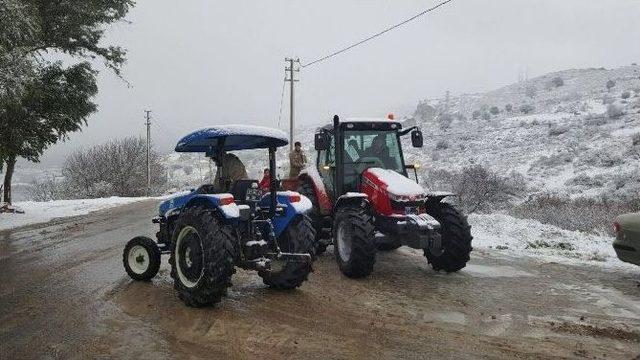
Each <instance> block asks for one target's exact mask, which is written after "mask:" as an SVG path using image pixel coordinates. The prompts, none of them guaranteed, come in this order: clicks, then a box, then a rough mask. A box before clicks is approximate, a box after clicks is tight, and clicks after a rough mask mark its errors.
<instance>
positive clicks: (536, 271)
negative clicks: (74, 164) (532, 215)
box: [0, 201, 640, 359]
mask: <svg viewBox="0 0 640 360" xmlns="http://www.w3.org/2000/svg"><path fill="white" fill-rule="evenodd" d="M155 209H156V203H155V202H151V201H149V202H142V203H137V204H133V205H128V206H123V207H119V208H115V209H111V210H106V211H101V212H97V213H93V214H90V215H87V216H82V217H77V218H70V219H64V220H57V221H53V222H51V223H48V224H42V225H37V226H31V227H26V228H21V229H17V230H12V231H5V232H0V359H30V358H45V359H57V358H77V359H85V358H122V359H134V358H138V359H145V358H146V359H164V358H168V359H188V358H193V359H196V358H208V359H245V358H261V359H278V358H297V359H345V358H355V359H399V358H406V359H423V358H509V359H511V358H547V357H566V358H620V359H630V358H634V357H635V356H637V355H639V354H640V289H639V288H638V287H637V286H636V283H635V281H636V279H637V277H638V275H640V272H638V273H630V272H626V271H623V270H608V269H602V268H600V267H588V266H567V265H560V264H555V263H545V262H541V261H539V260H535V259H530V258H513V257H504V256H502V255H501V254H499V253H497V252H492V251H486V250H476V251H474V252H473V255H472V260H471V262H470V263H469V265H468V266H467V268H466V269H464V270H463V271H461V272H459V273H456V274H450V275H446V274H440V273H436V272H434V271H432V270H431V269H430V268H429V267H428V265H427V263H426V261H425V259H424V258H423V257H422V256H421V254H420V253H418V252H417V251H413V250H411V249H405V248H401V249H399V250H396V251H393V252H389V253H380V254H379V256H378V262H377V263H376V266H375V270H374V272H373V273H372V274H371V276H370V277H368V278H366V279H362V280H352V279H347V278H345V277H343V276H342V275H341V274H340V272H339V271H338V269H337V267H336V265H335V260H334V258H333V254H332V253H331V250H329V251H328V253H327V254H325V255H322V256H321V257H320V258H319V260H318V261H317V262H316V264H315V272H314V273H313V274H312V275H311V277H310V280H309V281H308V282H306V283H305V284H304V285H303V287H302V288H301V289H299V290H295V291H290V292H278V291H272V290H269V289H267V288H266V287H265V286H264V285H262V282H261V279H260V278H259V277H258V276H257V275H255V274H254V273H251V272H245V271H241V270H239V271H238V273H237V274H236V275H235V276H234V279H233V283H234V285H233V287H232V288H230V291H229V294H228V296H227V297H226V298H225V299H224V300H223V302H222V303H220V304H219V305H218V306H216V307H214V308H205V309H192V308H188V307H186V306H184V305H183V303H182V302H180V300H178V298H177V297H176V295H175V293H174V291H173V287H172V282H171V279H170V277H169V270H168V265H167V261H166V258H163V265H162V267H161V270H160V274H159V275H158V276H157V277H156V278H155V279H154V280H153V281H152V282H151V283H137V282H132V281H131V280H129V278H128V277H127V276H126V274H125V272H124V269H123V267H122V256H121V253H122V249H123V247H124V244H125V242H126V241H127V240H128V239H129V238H131V237H133V236H134V235H144V234H146V235H152V234H154V232H155V231H156V229H155V227H154V225H153V224H151V223H150V219H151V217H152V216H153V214H154V213H155Z"/></svg>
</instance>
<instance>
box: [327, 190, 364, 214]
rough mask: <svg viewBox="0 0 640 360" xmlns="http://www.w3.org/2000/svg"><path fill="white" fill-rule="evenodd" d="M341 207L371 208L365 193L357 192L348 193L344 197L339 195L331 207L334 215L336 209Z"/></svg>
mask: <svg viewBox="0 0 640 360" xmlns="http://www.w3.org/2000/svg"><path fill="white" fill-rule="evenodd" d="M343 206H358V207H363V208H369V207H370V206H371V204H370V202H369V196H368V195H367V194H365V193H358V192H348V193H346V194H344V195H341V196H340V197H339V198H338V199H337V200H336V203H335V205H334V206H333V211H334V213H335V211H336V210H338V208H340V207H343Z"/></svg>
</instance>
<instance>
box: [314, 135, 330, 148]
mask: <svg viewBox="0 0 640 360" xmlns="http://www.w3.org/2000/svg"><path fill="white" fill-rule="evenodd" d="M313 145H314V147H315V148H316V150H318V151H320V150H326V149H327V137H326V136H325V134H324V133H322V132H319V133H316V134H315V136H314V139H313Z"/></svg>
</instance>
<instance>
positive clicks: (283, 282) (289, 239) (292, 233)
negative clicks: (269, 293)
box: [258, 215, 315, 290]
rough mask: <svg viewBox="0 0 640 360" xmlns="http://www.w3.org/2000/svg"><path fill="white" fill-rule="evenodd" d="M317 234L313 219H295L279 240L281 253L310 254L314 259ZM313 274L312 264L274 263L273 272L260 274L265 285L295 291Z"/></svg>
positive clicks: (272, 265)
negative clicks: (312, 223)
mask: <svg viewBox="0 0 640 360" xmlns="http://www.w3.org/2000/svg"><path fill="white" fill-rule="evenodd" d="M314 236H315V232H314V230H313V226H312V225H311V219H309V218H308V217H307V216H304V215H303V216H299V217H297V218H296V219H294V220H293V221H292V222H291V224H289V226H288V227H287V229H286V230H285V231H284V232H283V233H282V235H281V236H280V238H278V245H279V247H280V251H282V252H285V253H298V254H309V255H311V258H312V259H313V258H314ZM310 272H311V264H310V263H302V262H282V261H272V262H271V270H265V271H260V272H258V275H260V277H262V281H263V282H264V283H265V285H268V286H269V287H271V288H274V289H278V290H290V289H295V288H297V287H299V286H300V285H302V283H303V282H304V281H305V280H307V278H308V277H309V273H310Z"/></svg>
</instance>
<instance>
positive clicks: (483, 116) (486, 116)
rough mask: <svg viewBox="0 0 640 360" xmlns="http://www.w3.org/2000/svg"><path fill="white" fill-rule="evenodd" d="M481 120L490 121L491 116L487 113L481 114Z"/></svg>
mask: <svg viewBox="0 0 640 360" xmlns="http://www.w3.org/2000/svg"><path fill="white" fill-rule="evenodd" d="M482 120H491V114H489V113H488V112H483V113H482Z"/></svg>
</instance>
